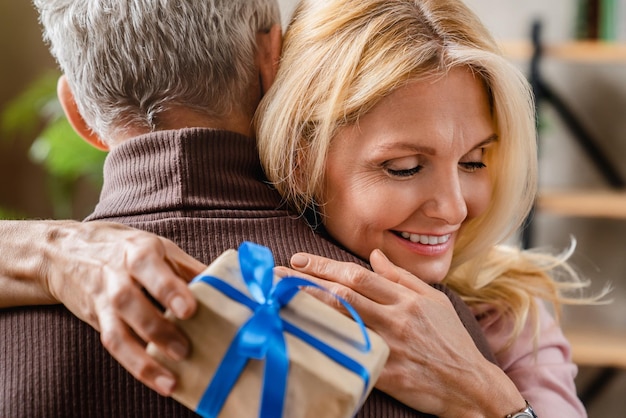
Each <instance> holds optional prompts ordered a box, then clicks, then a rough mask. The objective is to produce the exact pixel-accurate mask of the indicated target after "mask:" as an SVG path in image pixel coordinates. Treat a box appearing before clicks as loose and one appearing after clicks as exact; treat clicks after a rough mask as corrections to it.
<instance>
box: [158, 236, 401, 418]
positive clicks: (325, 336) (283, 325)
mask: <svg viewBox="0 0 626 418" xmlns="http://www.w3.org/2000/svg"><path fill="white" fill-rule="evenodd" d="M273 267H274V261H273V257H272V254H271V252H270V250H269V249H267V248H266V247H262V246H259V245H256V244H252V243H244V244H242V245H241V246H240V248H239V251H235V250H228V251H226V252H225V253H223V254H222V255H221V256H220V257H218V258H217V259H216V260H215V261H214V262H213V263H212V264H211V265H210V266H209V267H208V268H207V269H206V270H205V271H204V272H203V273H202V274H200V275H199V276H198V277H196V278H195V279H194V280H193V281H192V283H191V284H190V288H191V290H192V292H193V293H194V295H195V296H196V298H197V299H198V302H199V303H198V310H197V312H196V314H195V315H194V316H193V317H192V318H191V319H188V320H184V321H181V320H178V319H176V318H174V316H173V315H171V313H169V312H167V313H166V315H167V317H168V318H169V319H170V320H172V321H174V322H175V323H176V324H177V325H178V327H179V328H180V329H181V330H182V331H183V332H185V333H186V334H187V336H188V337H189V339H190V341H191V347H192V348H191V354H190V356H189V357H188V358H186V359H185V360H183V361H180V362H175V361H172V360H170V359H169V358H168V357H166V356H165V355H164V354H162V353H160V352H159V351H158V349H156V348H155V346H153V345H152V344H149V345H148V352H149V353H150V354H151V355H152V356H154V357H155V358H157V359H158V360H159V361H160V362H162V363H163V364H165V365H166V366H168V368H169V369H170V370H172V371H173V372H174V373H175V374H176V375H177V376H178V384H177V386H176V389H175V392H174V394H173V395H172V396H173V397H174V398H175V399H176V400H177V401H179V402H181V403H182V404H183V405H185V406H187V407H188V408H190V409H192V410H194V411H196V412H197V413H198V414H200V415H202V416H204V417H217V416H219V417H233V418H234V417H236V418H245V417H272V418H277V417H281V416H284V417H289V418H305V417H307V418H309V417H310V418H319V417H324V418H335V417H337V418H339V417H342V418H343V417H345V418H348V417H351V416H353V415H354V414H356V412H357V411H358V409H359V408H360V407H361V405H362V403H363V402H364V400H365V398H366V397H367V395H368V394H369V392H370V391H371V389H372V388H373V386H374V383H375V382H376V380H377V378H378V376H379V375H380V372H381V371H382V369H383V367H384V365H385V362H386V360H387V357H388V355H389V348H388V346H387V345H386V343H385V342H384V341H383V340H382V338H381V337H380V336H378V335H377V334H375V333H374V332H373V331H371V330H369V329H367V328H366V327H365V326H364V325H363V323H362V321H361V319H360V318H359V317H358V314H357V313H356V312H355V311H354V310H353V309H352V307H351V306H349V305H348V304H347V303H346V302H345V301H343V300H340V302H341V303H342V304H343V305H344V307H345V308H346V310H347V311H348V312H350V314H351V315H352V316H353V317H352V318H350V317H348V316H346V315H344V314H342V313H340V312H339V311H337V310H335V309H333V308H331V307H329V306H328V305H326V304H325V303H323V302H321V301H319V300H318V299H316V298H315V297H313V296H312V295H310V294H308V293H306V292H302V291H300V290H301V289H302V288H305V287H314V288H319V286H317V285H315V284H313V283H311V282H309V281H306V280H303V279H299V278H294V277H288V278H283V279H278V278H276V277H274V274H273ZM322 291H324V290H323V289H322Z"/></svg>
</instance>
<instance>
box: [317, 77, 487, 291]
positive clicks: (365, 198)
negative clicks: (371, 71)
mask: <svg viewBox="0 0 626 418" xmlns="http://www.w3.org/2000/svg"><path fill="white" fill-rule="evenodd" d="M496 140H497V137H496V134H495V128H494V123H493V120H492V117H491V113H490V109H489V99H488V96H487V93H486V90H485V87H484V84H483V83H482V81H481V80H480V79H479V78H478V77H476V78H475V77H474V75H473V74H472V73H471V72H470V71H469V70H465V69H455V70H452V71H451V72H450V73H449V74H448V75H447V76H446V77H445V78H440V79H437V80H433V81H425V82H413V83H410V84H408V85H406V86H404V87H402V88H400V89H398V90H396V91H395V92H394V93H393V94H391V95H389V96H388V97H386V98H384V99H383V100H382V101H381V102H380V103H378V105H377V106H376V107H374V108H373V109H372V110H371V111H370V112H369V113H367V114H366V115H365V116H364V117H362V118H361V119H360V121H359V122H358V123H357V124H356V125H354V126H349V127H346V128H342V129H341V130H340V131H339V133H338V134H337V135H336V137H335V138H334V139H333V142H332V144H331V147H330V150H329V154H328V160H327V164H326V173H325V174H326V183H325V188H326V189H325V193H326V194H325V195H324V196H323V202H325V204H324V205H322V208H321V210H322V212H323V213H324V215H325V218H324V224H325V226H326V228H327V230H328V232H329V233H330V234H331V235H332V236H333V237H335V239H337V240H338V241H339V242H341V243H342V244H343V245H344V246H346V247H347V248H348V249H349V250H351V251H352V252H354V253H356V254H357V255H359V256H361V257H363V258H365V259H367V258H368V257H369V255H370V253H371V252H372V250H374V249H376V248H379V249H381V250H382V251H383V252H384V253H385V255H387V257H388V258H389V259H390V260H391V261H392V262H394V263H395V264H397V265H399V266H400V267H402V268H404V269H406V270H408V271H409V272H411V273H413V274H414V275H416V276H417V277H419V278H420V279H422V280H424V281H426V282H428V283H437V282H440V281H441V280H442V279H443V278H444V277H445V276H446V274H447V273H448V270H449V268H450V263H451V261H452V253H453V249H454V244H455V242H456V240H457V237H458V235H459V231H460V230H461V228H462V226H463V225H464V224H465V222H467V221H469V220H470V219H473V218H475V217H477V216H479V215H480V214H481V213H483V212H484V211H485V209H486V208H487V206H488V204H489V201H490V198H491V181H490V178H489V175H488V169H489V168H488V167H486V166H485V164H484V160H483V154H484V152H485V149H486V148H487V147H489V146H490V145H491V144H492V143H493V142H495V141H496ZM479 238H480V237H479Z"/></svg>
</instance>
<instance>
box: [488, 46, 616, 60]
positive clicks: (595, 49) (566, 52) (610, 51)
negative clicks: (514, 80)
mask: <svg viewBox="0 0 626 418" xmlns="http://www.w3.org/2000/svg"><path fill="white" fill-rule="evenodd" d="M500 48H501V49H502V52H503V53H504V55H505V56H507V57H509V58H511V59H515V60H528V59H530V57H531V56H532V53H533V46H532V44H531V43H530V42H528V41H503V42H500ZM543 48H544V50H543V53H544V55H545V56H546V57H549V58H556V59H560V60H566V61H577V62H590V63H592V62H604V63H611V62H615V63H619V62H626V44H624V43H616V42H603V41H571V42H563V43H558V44H546V45H544V46H543Z"/></svg>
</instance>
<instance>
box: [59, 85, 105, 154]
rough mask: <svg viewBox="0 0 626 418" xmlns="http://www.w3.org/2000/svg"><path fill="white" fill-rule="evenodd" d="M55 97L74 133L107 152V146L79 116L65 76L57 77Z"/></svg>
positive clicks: (81, 116)
mask: <svg viewBox="0 0 626 418" xmlns="http://www.w3.org/2000/svg"><path fill="white" fill-rule="evenodd" d="M57 96H58V97H59V102H61V107H62V108H63V111H64V112H65V116H67V120H68V121H69V123H70V125H72V128H74V130H75V131H76V133H77V134H78V135H80V137H81V138H83V139H84V140H85V141H87V142H88V143H89V144H91V145H92V146H94V147H96V148H98V149H100V150H102V151H108V150H109V146H108V145H107V144H106V143H105V142H104V141H103V140H102V139H101V138H100V137H99V136H98V135H96V134H95V133H94V132H93V131H92V130H91V128H90V127H89V126H88V125H87V122H85V119H83V115H81V114H80V111H79V110H78V106H77V105H76V101H75V100H74V93H72V89H71V88H70V85H69V84H68V83H67V78H66V77H65V75H62V76H61V77H59V81H58V83H57Z"/></svg>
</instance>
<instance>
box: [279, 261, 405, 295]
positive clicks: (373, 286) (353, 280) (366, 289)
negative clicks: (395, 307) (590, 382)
mask: <svg viewBox="0 0 626 418" xmlns="http://www.w3.org/2000/svg"><path fill="white" fill-rule="evenodd" d="M291 266H292V268H293V269H294V270H296V271H298V272H299V273H305V274H307V275H309V276H312V277H316V278H320V279H323V280H324V281H325V283H324V282H322V283H323V285H324V286H325V287H331V289H332V291H333V292H334V293H337V294H338V295H339V296H342V297H344V298H345V299H346V300H348V301H349V302H350V303H352V302H351V301H350V299H356V296H353V295H352V294H351V292H350V290H352V291H354V292H356V293H358V294H359V295H361V296H363V297H365V298H367V299H369V300H371V301H374V302H376V303H380V304H392V303H394V302H395V300H396V299H397V291H398V289H395V288H394V287H393V286H389V282H388V281H387V280H385V279H384V278H382V277H381V276H380V275H378V274H377V273H375V272H372V271H371V270H369V269H367V268H365V267H361V266H359V265H357V264H354V263H345V262H340V261H336V260H331V259H329V258H325V257H320V256H316V255H313V254H308V253H297V254H295V255H294V256H293V257H292V258H291ZM330 283H335V284H337V285H339V286H336V285H331V284H330ZM355 302H357V300H355Z"/></svg>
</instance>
